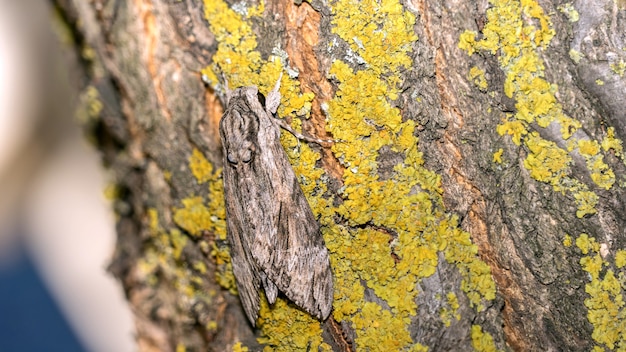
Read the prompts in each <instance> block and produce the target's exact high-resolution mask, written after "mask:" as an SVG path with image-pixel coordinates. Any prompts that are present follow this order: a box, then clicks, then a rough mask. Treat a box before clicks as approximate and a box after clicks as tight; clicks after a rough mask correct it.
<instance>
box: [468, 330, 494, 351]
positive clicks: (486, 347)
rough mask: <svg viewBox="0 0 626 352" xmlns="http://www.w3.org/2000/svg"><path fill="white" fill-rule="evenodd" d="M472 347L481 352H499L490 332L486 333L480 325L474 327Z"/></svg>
mask: <svg viewBox="0 0 626 352" xmlns="http://www.w3.org/2000/svg"><path fill="white" fill-rule="evenodd" d="M472 347H474V350H476V351H480V352H483V351H484V352H495V351H497V349H496V345H495V344H494V342H493V337H492V336H491V334H489V333H488V332H484V331H483V329H482V328H481V327H480V325H472Z"/></svg>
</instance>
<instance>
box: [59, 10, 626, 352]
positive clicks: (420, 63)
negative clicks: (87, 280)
mask: <svg viewBox="0 0 626 352" xmlns="http://www.w3.org/2000/svg"><path fill="white" fill-rule="evenodd" d="M55 5H56V8H57V9H58V10H59V11H58V12H59V13H60V14H61V19H62V20H63V21H64V23H65V24H66V25H67V26H69V28H70V29H71V33H72V34H73V39H74V42H73V44H74V46H75V48H76V50H77V52H79V53H80V54H81V58H82V59H81V67H83V68H84V74H85V78H86V80H85V81H83V82H82V83H80V85H81V88H82V90H83V92H84V94H83V100H82V101H83V107H84V109H83V115H84V116H85V117H86V119H85V121H86V123H85V126H86V128H87V129H88V130H89V132H90V133H89V134H90V136H92V137H95V141H96V145H97V148H98V149H99V150H100V151H101V152H102V158H103V161H104V164H105V165H106V166H107V167H108V168H109V170H110V172H111V174H112V175H113V177H114V183H115V192H112V193H113V199H114V201H113V205H114V208H115V211H116V213H117V214H118V222H117V230H118V244H117V249H116V252H115V256H114V259H113V261H112V263H111V266H110V270H111V272H112V273H113V274H114V275H115V276H116V277H118V278H119V280H120V282H121V283H122V285H123V286H124V288H125V291H126V294H127V297H128V301H129V304H130V305H131V307H132V309H133V312H134V314H135V319H136V327H137V342H138V345H139V348H140V350H142V351H150V350H158V351H174V350H176V351H183V350H185V351H204V350H207V349H208V350H216V351H225V350H245V349H246V348H248V349H250V350H260V349H263V347H264V346H265V347H271V348H273V349H276V350H306V349H311V350H336V351H343V350H357V351H367V350H371V351H378V350H380V351H393V350H413V351H421V350H426V349H428V350H431V351H468V350H472V349H475V350H485V351H492V350H516V351H561V350H563V351H588V350H591V349H593V348H596V349H597V350H607V349H609V350H612V349H624V348H626V320H624V316H626V311H625V310H624V303H623V290H624V289H625V285H626V284H625V282H626V279H625V273H626V270H625V269H624V266H625V265H626V251H624V249H625V248H626V230H625V229H626V207H625V204H624V202H625V199H626V196H625V187H626V179H625V176H626V164H625V162H624V154H623V150H622V142H621V141H622V140H623V139H624V138H626V124H625V123H624V121H626V116H625V111H626V99H625V98H624V92H626V80H625V79H624V73H625V72H626V51H624V49H625V48H626V35H625V34H624V33H626V28H625V27H626V5H625V3H624V2H623V1H608V0H597V1H592V2H585V1H576V2H571V3H565V2H560V1H552V2H551V1H543V0H540V1H536V0H520V1H517V0H506V1H496V0H492V1H478V2H475V1H455V0H447V1H441V2H427V1H421V0H413V1H411V0H407V1H400V2H398V1H395V0H380V1H363V2H357V1H350V0H336V1H324V0H312V1H309V2H300V1H296V2H290V1H267V2H260V3H259V2H255V1H252V0H250V1H243V2H234V1H222V0H205V1H204V2H200V1H192V0H181V1H159V0H152V1H150V0H135V1H119V0H117V1H116V0H110V1H104V0H93V1H90V2H84V1H79V0H55ZM280 72H284V73H285V74H284V75H283V80H282V85H281V93H282V100H281V106H280V108H279V111H278V115H279V117H281V118H284V119H286V120H287V121H288V122H289V123H290V124H291V125H292V126H293V127H294V128H296V129H297V130H301V131H303V133H304V134H305V135H309V136H314V137H317V138H323V139H328V138H333V139H335V143H333V145H332V147H320V146H317V145H315V144H308V143H305V142H298V141H297V140H296V139H295V138H293V136H292V135H290V134H288V133H283V136H282V142H283V146H284V147H285V150H286V151H287V153H288V155H289V157H290V160H291V163H292V165H293V168H294V170H295V172H296V174H297V175H298V177H299V180H300V183H301V186H302V188H303V190H304V193H305V194H306V196H307V198H308V201H309V203H310V205H311V207H312V209H313V211H314V213H315V215H316V216H317V217H318V221H319V222H320V225H321V227H322V234H323V236H324V239H325V242H326V245H327V247H328V249H329V251H330V253H331V266H332V268H333V275H334V285H335V293H334V304H333V313H332V314H331V317H330V318H329V319H328V320H327V321H325V322H319V321H317V320H316V319H314V318H313V317H311V316H309V315H307V314H306V313H305V312H303V311H301V310H299V309H298V308H297V307H295V306H294V305H293V304H291V303H289V302H288V300H286V299H280V298H279V301H278V302H277V303H276V304H275V305H273V306H272V307H268V305H267V303H265V304H264V306H263V307H262V309H261V317H260V319H259V321H258V322H257V326H258V329H253V328H252V326H251V324H249V322H248V321H247V320H246V318H245V316H244V314H243V311H242V308H241V305H240V302H239V300H238V297H237V295H236V288H235V286H234V279H233V275H232V268H231V267H230V261H229V253H228V244H227V241H226V227H225V211H224V205H223V204H224V203H223V202H224V200H223V191H222V190H223V186H222V183H221V182H222V180H221V167H222V152H221V144H220V141H219V133H218V124H219V120H220V117H221V112H222V109H223V106H222V103H221V102H220V99H219V97H220V96H223V94H224V91H225V84H226V81H227V82H228V86H229V87H230V88H231V89H232V88H236V87H240V86H252V85H254V86H258V87H259V90H260V91H261V92H262V93H264V94H267V93H268V92H269V90H270V89H271V88H272V86H273V84H274V82H275V81H276V79H277V78H278V76H279V73H280Z"/></svg>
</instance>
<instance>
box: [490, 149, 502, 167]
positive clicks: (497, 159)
mask: <svg viewBox="0 0 626 352" xmlns="http://www.w3.org/2000/svg"><path fill="white" fill-rule="evenodd" d="M502 153H504V150H502V148H500V149H498V151H496V152H495V153H493V162H494V163H498V164H502Z"/></svg>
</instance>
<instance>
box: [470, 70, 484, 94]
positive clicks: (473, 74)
mask: <svg viewBox="0 0 626 352" xmlns="http://www.w3.org/2000/svg"><path fill="white" fill-rule="evenodd" d="M469 79H470V80H471V81H472V82H474V84H475V85H476V87H478V89H480V90H482V91H485V90H487V79H486V78H485V71H484V70H481V69H480V68H478V67H476V66H474V67H472V68H470V71H469Z"/></svg>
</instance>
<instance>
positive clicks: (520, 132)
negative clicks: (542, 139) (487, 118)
mask: <svg viewBox="0 0 626 352" xmlns="http://www.w3.org/2000/svg"><path fill="white" fill-rule="evenodd" d="M496 132H498V134H499V135H501V136H504V135H509V136H511V137H512V140H513V143H515V144H516V145H520V144H521V143H522V137H523V136H525V135H526V134H528V130H527V129H526V126H525V124H524V123H522V121H506V122H503V123H502V124H500V125H498V126H497V127H496Z"/></svg>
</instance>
